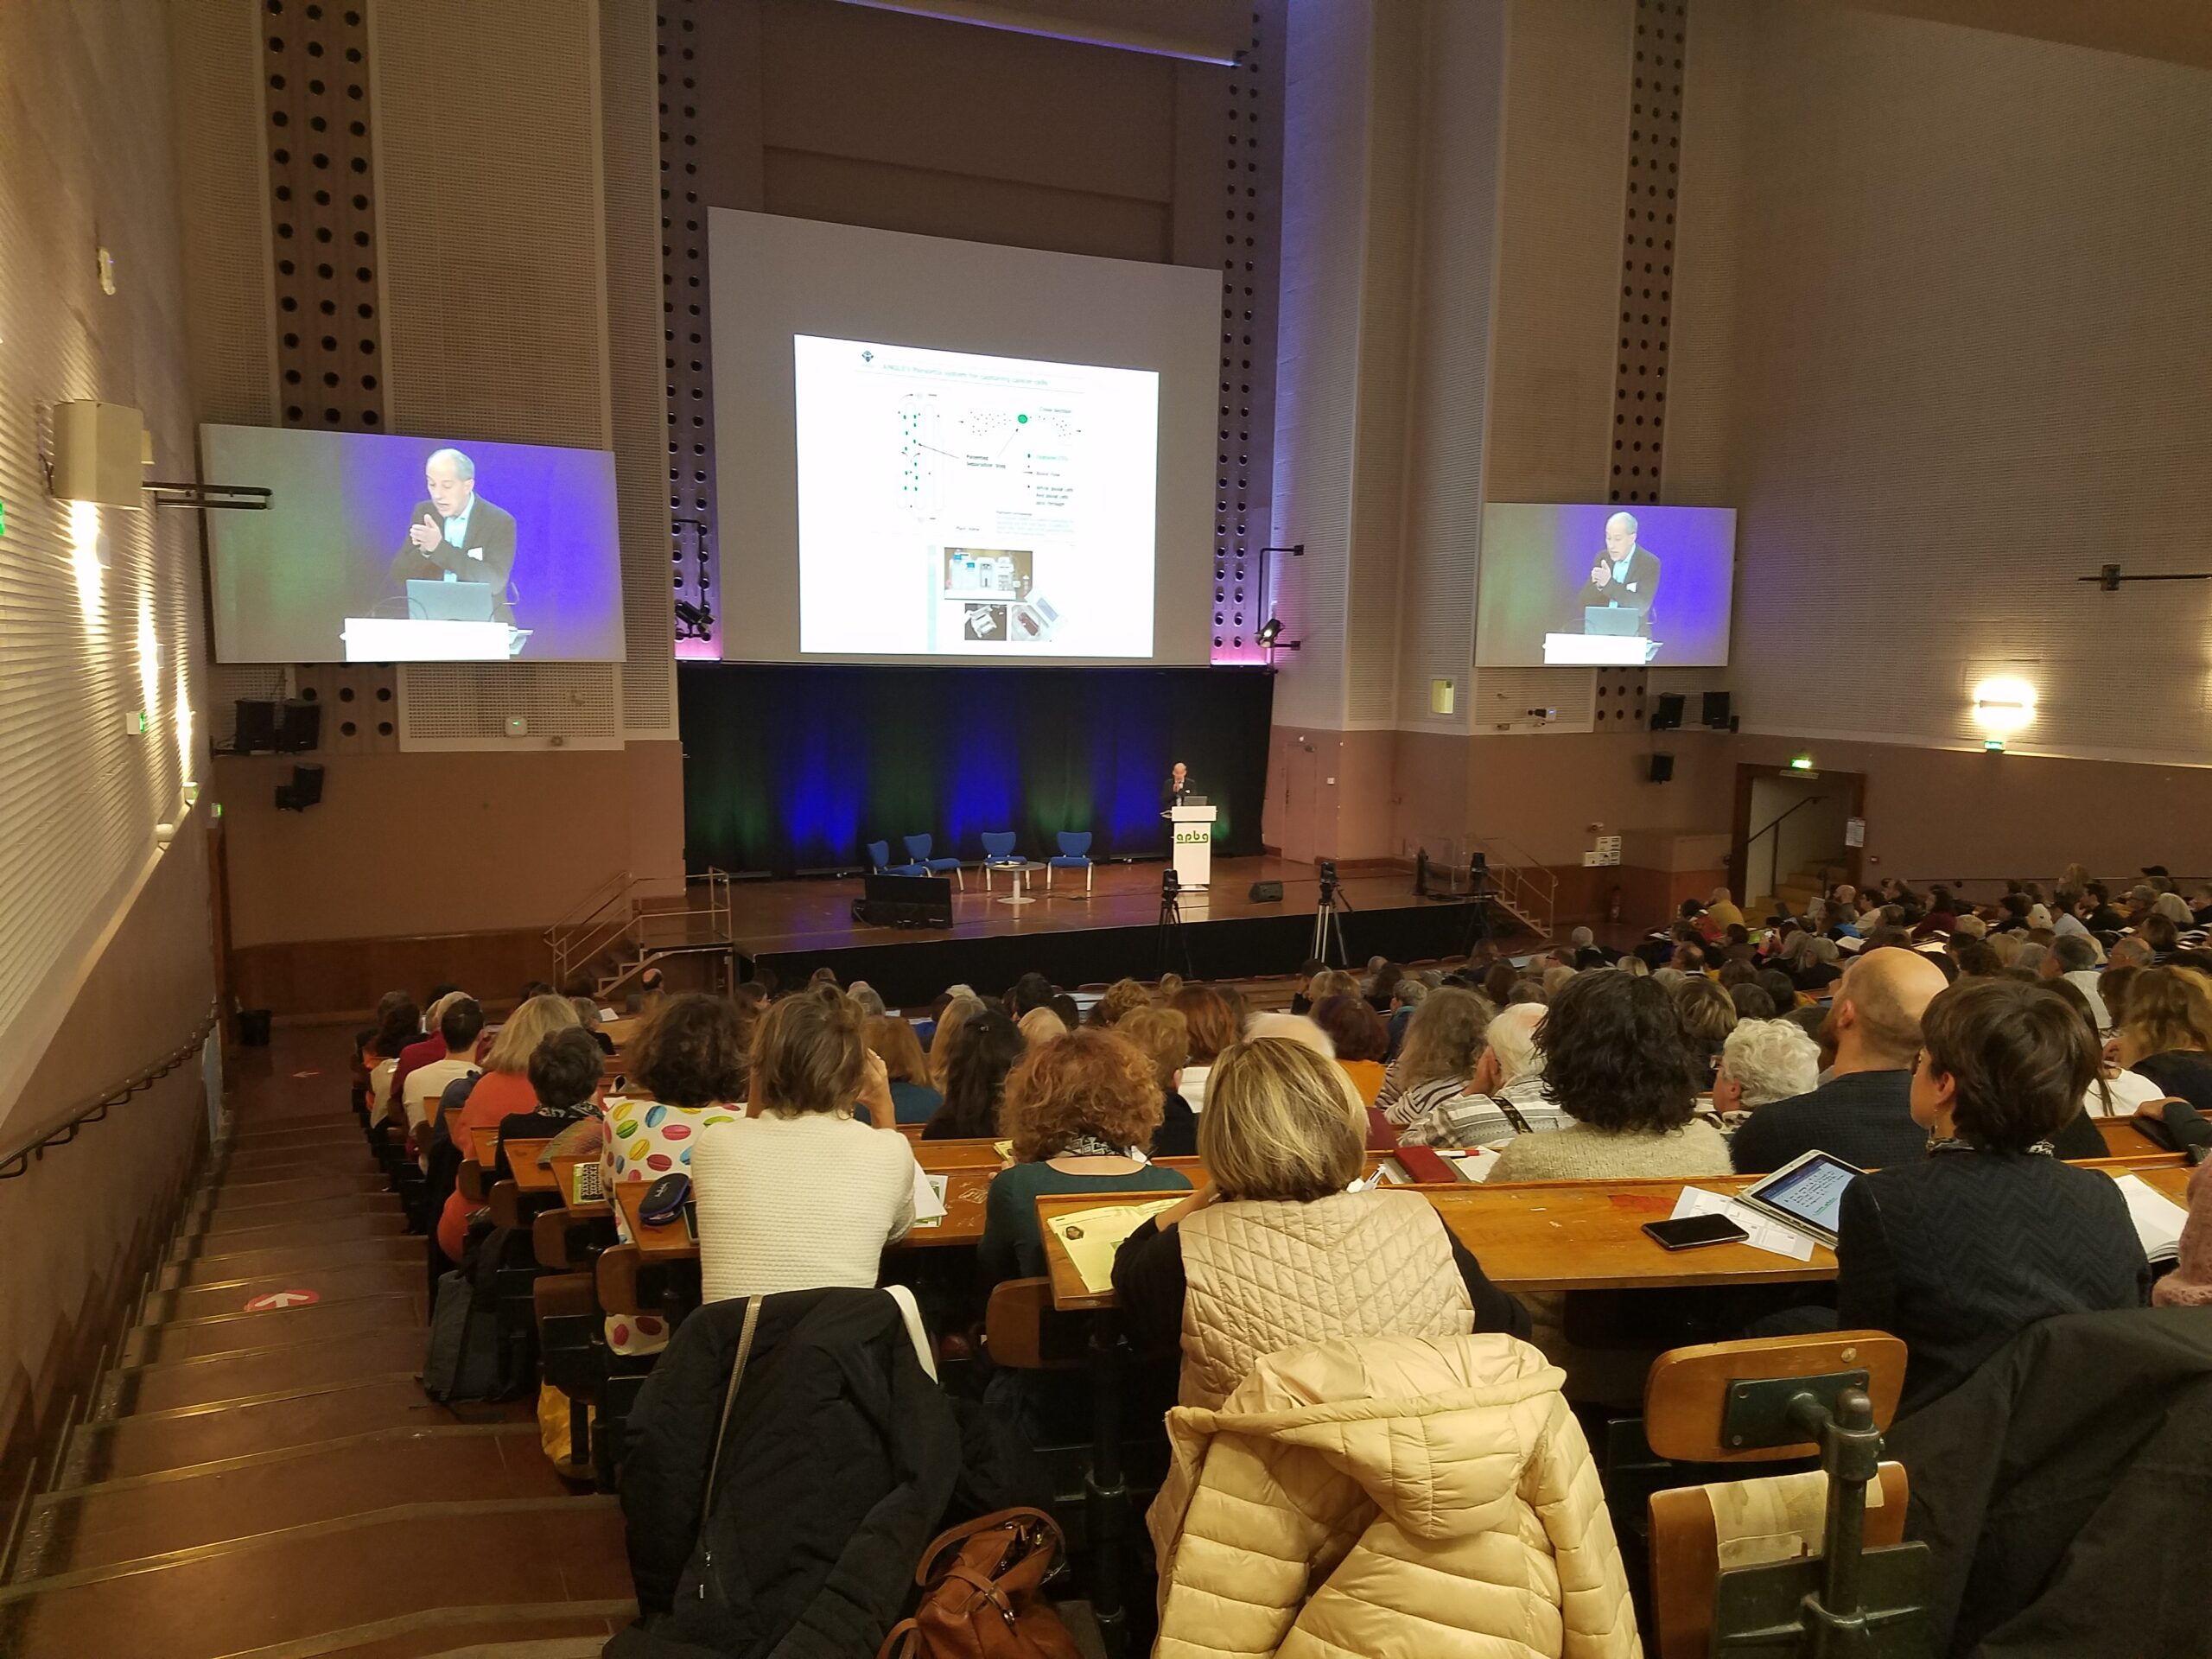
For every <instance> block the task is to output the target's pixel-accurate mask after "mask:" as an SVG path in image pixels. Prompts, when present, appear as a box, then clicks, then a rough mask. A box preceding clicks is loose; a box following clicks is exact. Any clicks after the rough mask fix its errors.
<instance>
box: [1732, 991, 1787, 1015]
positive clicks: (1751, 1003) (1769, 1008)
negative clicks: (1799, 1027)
mask: <svg viewBox="0 0 2212 1659" xmlns="http://www.w3.org/2000/svg"><path fill="white" fill-rule="evenodd" d="M1728 1000H1729V1001H1731V1002H1733V1003H1734V1004H1735V1005H1736V1018H1737V1019H1738V1020H1739V1021H1740V1020H1771V1019H1773V1018H1774V1016H1775V1014H1777V1012H1778V1010H1777V1008H1776V1007H1775V1006H1774V999H1773V998H1772V997H1770V996H1769V995H1767V994H1766V993H1765V992H1764V991H1763V990H1761V989H1760V988H1758V986H1756V985H1753V984H1750V983H1745V984H1742V985H1738V986H1737V987H1736V988H1734V989H1733V990H1732V991H1730V992H1729V993H1728Z"/></svg>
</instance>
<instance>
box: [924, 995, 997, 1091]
mask: <svg viewBox="0 0 2212 1659" xmlns="http://www.w3.org/2000/svg"><path fill="white" fill-rule="evenodd" d="M982 1011H983V999H982V998H981V997H980V996H976V995H973V994H972V993H970V994H969V995H958V994H956V995H954V996H953V997H952V998H951V999H950V1001H947V1002H946V1003H945V1005H944V1013H942V1014H938V1017H937V1029H936V1030H935V1031H933V1032H931V1033H930V1075H929V1077H928V1079H927V1081H928V1082H929V1084H930V1086H931V1087H932V1088H933V1089H935V1090H937V1091H938V1093H939V1094H940V1095H941V1094H943V1093H944V1074H945V1068H946V1067H947V1066H948V1065H950V1064H951V1062H952V1041H953V1038H954V1036H955V1034H956V1033H957V1032H958V1031H959V1029H960V1027H963V1026H964V1025H966V1024H967V1023H968V1022H969V1020H972V1019H974V1018H975V1017H976V1015H977V1014H981V1013H982Z"/></svg>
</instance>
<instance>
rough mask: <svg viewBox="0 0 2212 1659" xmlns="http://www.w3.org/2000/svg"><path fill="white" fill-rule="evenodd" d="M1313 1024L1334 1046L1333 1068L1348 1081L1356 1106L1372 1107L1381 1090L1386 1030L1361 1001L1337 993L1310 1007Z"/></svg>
mask: <svg viewBox="0 0 2212 1659" xmlns="http://www.w3.org/2000/svg"><path fill="white" fill-rule="evenodd" d="M1313 1023H1314V1024H1315V1025H1317V1026H1319V1027H1321V1029H1322V1030H1324V1031H1325V1032H1327V1033H1329V1040H1330V1041H1331V1042H1332V1043H1333V1044H1335V1045H1336V1049H1337V1064H1338V1065H1340V1066H1342V1067H1343V1068H1344V1076H1346V1077H1350V1078H1351V1086H1352V1088H1353V1089H1354V1090H1356V1091H1357V1093H1358V1095H1359V1103H1360V1104H1361V1105H1363V1106H1372V1105H1373V1104H1374V1103H1375V1096H1376V1095H1378V1094H1380V1093H1381V1092H1382V1090H1383V1057H1384V1056H1386V1055H1387V1054H1389V1052H1390V1028H1389V1027H1388V1026H1387V1025H1385V1024H1383V1016H1382V1015H1381V1014H1377V1013H1376V1012H1375V1010H1374V1009H1373V1008H1371V1007H1369V1006H1368V1004H1367V1000H1366V998H1364V997H1360V996H1353V995H1348V994H1344V993H1339V994H1338V995H1335V996H1325V997H1323V998H1322V999H1321V1000H1320V1001H1319V1002H1316V1003H1315V1004H1314V1005H1313Z"/></svg>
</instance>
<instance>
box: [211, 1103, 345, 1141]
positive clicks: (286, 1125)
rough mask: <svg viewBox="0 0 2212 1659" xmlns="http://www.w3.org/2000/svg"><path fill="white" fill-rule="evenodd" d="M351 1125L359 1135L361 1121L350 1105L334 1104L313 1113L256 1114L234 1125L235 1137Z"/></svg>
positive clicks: (233, 1132)
mask: <svg viewBox="0 0 2212 1659" xmlns="http://www.w3.org/2000/svg"><path fill="white" fill-rule="evenodd" d="M339 1123H349V1124H353V1125H354V1126H355V1128H354V1132H355V1133H356V1134H359V1120H358V1119H357V1118H355V1117H354V1116H353V1108H352V1107H351V1106H349V1105H340V1104H334V1105H331V1106H327V1107H321V1108H318V1109H315V1110H313V1111H297V1112H277V1111H271V1112H266V1113H263V1112H254V1113H252V1114H251V1115H249V1116H241V1117H240V1118H238V1121H237V1122H235V1123H234V1124H233V1125H232V1134H233V1135H281V1134H283V1133H284V1132H285V1131H287V1130H290V1129H324V1128H330V1127H331V1126H332V1125H333V1124H339Z"/></svg>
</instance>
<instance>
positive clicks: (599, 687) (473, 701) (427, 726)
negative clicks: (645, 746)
mask: <svg viewBox="0 0 2212 1659" xmlns="http://www.w3.org/2000/svg"><path fill="white" fill-rule="evenodd" d="M397 676H398V688H399V711H400V718H399V747H401V748H403V749H413V750H429V749H486V748H504V747H514V748H540V749H542V748H570V749H619V748H620V747H622V721H621V712H620V711H621V703H622V684H621V670H620V668H619V667H617V666H615V665H613V664H608V663H508V664H480V663H439V664H417V665H416V666H413V667H408V666H404V665H403V666H402V667H401V668H400V669H399V670H398V671H397ZM328 718H329V716H328V715H327V714H326V715H324V719H325V720H326V721H327V719H328ZM514 718H519V719H521V720H523V721H525V722H527V725H528V728H529V729H528V731H527V732H526V733H525V734H523V735H521V736H510V735H509V734H508V732H507V721H509V720H510V719H514ZM549 808H550V804H549Z"/></svg>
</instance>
